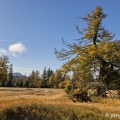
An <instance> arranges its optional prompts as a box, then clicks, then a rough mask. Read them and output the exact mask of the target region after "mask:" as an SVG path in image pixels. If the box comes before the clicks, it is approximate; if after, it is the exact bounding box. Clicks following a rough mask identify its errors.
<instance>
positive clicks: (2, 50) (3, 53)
mask: <svg viewBox="0 0 120 120" xmlns="http://www.w3.org/2000/svg"><path fill="white" fill-rule="evenodd" d="M8 54H10V53H8V52H7V51H6V50H5V49H3V48H0V56H2V55H8Z"/></svg>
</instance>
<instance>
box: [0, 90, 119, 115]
mask: <svg viewBox="0 0 120 120" xmlns="http://www.w3.org/2000/svg"><path fill="white" fill-rule="evenodd" d="M31 103H37V104H70V105H77V106H78V105H82V106H92V107H96V108H98V109H99V110H102V111H103V112H105V113H114V114H118V113H120V100H118V99H114V100H112V99H111V98H107V99H101V100H100V102H96V103H79V102H76V103H74V102H72V101H71V100H70V99H69V98H68V97H67V95H66V94H65V92H64V90H63V89H47V88H46V89H44V88H32V89H31V88H30V89H27V88H0V108H1V109H0V110H3V109H4V108H7V107H11V106H18V105H26V104H31Z"/></svg>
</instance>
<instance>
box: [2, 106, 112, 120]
mask: <svg viewBox="0 0 120 120" xmlns="http://www.w3.org/2000/svg"><path fill="white" fill-rule="evenodd" d="M109 119H110V118H108V117H105V114H104V113H102V112H101V111H100V110H98V109H96V108H93V107H87V106H74V105H37V104H32V105H26V106H17V107H12V108H6V109H4V110H3V111H1V113H0V120H109Z"/></svg>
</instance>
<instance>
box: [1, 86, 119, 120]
mask: <svg viewBox="0 0 120 120" xmlns="http://www.w3.org/2000/svg"><path fill="white" fill-rule="evenodd" d="M0 112H1V114H0V115H1V118H0V119H3V120H8V119H9V118H4V117H7V116H9V117H10V116H11V115H13V116H16V118H14V119H18V118H17V117H18V116H17V115H19V117H21V120H23V119H22V117H23V118H25V116H26V118H25V120H30V119H31V120H34V119H35V116H36V117H37V118H36V120H37V119H40V118H41V119H45V120H47V119H48V118H49V119H51V120H52V119H55V120H57V119H58V120H59V119H60V120H73V119H74V120H77V119H78V120H79V119H80V120H91V118H93V120H107V119H110V118H113V119H120V100H118V99H114V100H112V99H110V98H108V99H101V100H100V101H99V102H96V103H79V102H76V103H74V102H72V101H71V100H70V99H68V97H67V95H66V94H65V92H64V90H63V89H42V88H30V89H28V88H0ZM27 115H28V116H27ZM30 115H32V116H33V117H34V119H33V118H32V117H30ZM45 116H46V117H45ZM29 117H30V118H29ZM53 117H54V118H53ZM10 119H13V118H10ZM19 119H20V118H19Z"/></svg>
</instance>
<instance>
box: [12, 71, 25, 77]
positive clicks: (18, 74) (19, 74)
mask: <svg viewBox="0 0 120 120" xmlns="http://www.w3.org/2000/svg"><path fill="white" fill-rule="evenodd" d="M13 76H19V77H24V76H25V75H22V74H21V73H19V72H15V73H13Z"/></svg>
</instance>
